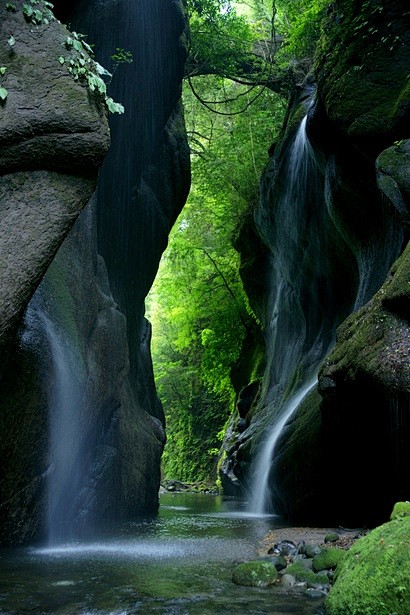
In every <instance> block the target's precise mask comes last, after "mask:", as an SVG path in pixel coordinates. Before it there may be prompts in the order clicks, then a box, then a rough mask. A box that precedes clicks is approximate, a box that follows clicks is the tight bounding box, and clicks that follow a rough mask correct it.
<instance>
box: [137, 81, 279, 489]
mask: <svg viewBox="0 0 410 615" xmlns="http://www.w3.org/2000/svg"><path fill="white" fill-rule="evenodd" d="M196 81H197V83H195V87H197V88H198V90H199V91H200V93H201V95H202V96H203V97H204V98H206V99H207V100H210V99H211V98H212V100H217V99H218V100H225V99H228V100H231V102H230V103H224V104H218V109H219V110H220V111H221V112H230V111H233V112H235V111H236V110H240V109H241V108H242V107H243V104H244V103H243V101H246V100H247V97H248V96H249V97H250V96H251V94H250V93H249V92H248V88H245V87H243V86H240V85H238V84H236V83H233V82H230V81H228V80H226V79H221V78H219V77H213V76H206V77H198V78H196ZM183 100H184V107H185V117H186V122H187V128H188V136H189V143H190V147H191V152H192V156H191V159H192V174H193V182H192V189H191V194H190V196H189V200H188V203H187V204H186V206H185V208H184V210H183V212H182V214H181V215H180V217H179V219H178V220H177V223H176V225H175V226H174V229H173V230H172V233H171V236H170V242H169V248H168V250H167V252H166V253H165V254H164V256H163V259H162V262H161V265H160V269H159V273H158V276H157V279H156V282H155V285H154V288H153V291H152V293H151V295H150V298H149V304H148V307H149V314H148V316H149V318H150V319H151V321H152V323H153V342H152V351H153V361H154V370H155V376H156V382H157V387H158V392H159V395H160V398H161V400H162V402H163V405H164V410H165V414H166V422H167V438H168V440H167V445H166V447H165V452H164V457H163V463H164V472H165V475H166V477H168V478H178V479H180V480H183V481H188V482H195V481H198V480H211V481H212V480H215V477H216V466H217V461H218V450H219V448H220V445H221V441H222V439H223V436H224V430H225V425H226V423H227V421H228V419H229V417H230V414H231V412H232V409H233V401H234V397H235V392H234V390H233V387H232V384H231V379H230V372H231V369H232V367H233V365H234V364H235V363H236V361H237V360H238V357H239V355H240V353H241V345H242V341H243V339H244V337H245V334H246V330H247V328H249V327H250V325H251V324H252V323H253V318H254V317H253V315H252V314H251V311H250V309H249V307H248V305H247V299H246V297H245V294H244V291H243V288H242V284H241V281H240V278H239V274H238V270H239V256H238V254H237V253H236V251H235V250H234V249H233V247H232V237H233V235H234V233H235V231H236V227H237V224H238V222H239V220H240V219H241V217H242V215H243V214H244V212H245V211H246V210H247V207H248V202H249V201H250V200H254V199H255V198H256V193H257V189H258V183H259V176H260V173H261V170H262V167H263V165H264V163H265V162H266V158H267V153H266V150H267V146H268V144H269V143H270V142H271V140H272V139H273V138H274V136H275V133H274V132H273V129H274V128H275V126H276V128H278V127H279V125H280V124H281V121H282V118H283V106H282V103H281V100H280V99H279V98H278V97H277V96H275V95H273V94H272V93H271V92H269V91H267V90H262V89H261V91H260V96H259V97H258V99H257V100H256V101H255V102H254V104H253V105H252V107H250V108H249V109H248V110H247V111H246V112H244V113H239V114H238V115H233V116H230V115H220V114H213V113H211V112H209V111H208V110H207V109H206V108H205V107H204V106H202V105H201V104H200V103H199V102H198V100H197V98H196V97H195V96H194V95H193V93H192V91H191V89H190V88H189V87H188V86H187V85H186V86H185V88H184V94H183Z"/></svg>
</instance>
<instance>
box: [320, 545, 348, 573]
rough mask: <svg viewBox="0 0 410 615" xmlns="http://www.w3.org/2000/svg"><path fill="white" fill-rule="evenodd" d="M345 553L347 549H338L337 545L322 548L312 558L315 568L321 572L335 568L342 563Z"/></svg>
mask: <svg viewBox="0 0 410 615" xmlns="http://www.w3.org/2000/svg"><path fill="white" fill-rule="evenodd" d="M345 555H346V551H345V550H344V549H337V548H335V547H329V548H328V549H322V551H321V552H320V553H318V554H317V555H315V557H314V558H313V560H312V567H313V570H314V571H315V572H320V571H322V570H328V569H334V568H336V566H337V565H338V564H340V562H341V561H342V560H343V558H344V556H345Z"/></svg>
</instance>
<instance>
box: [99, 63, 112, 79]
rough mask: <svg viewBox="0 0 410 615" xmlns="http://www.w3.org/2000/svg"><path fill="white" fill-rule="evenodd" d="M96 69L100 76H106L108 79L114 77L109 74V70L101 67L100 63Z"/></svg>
mask: <svg viewBox="0 0 410 615" xmlns="http://www.w3.org/2000/svg"><path fill="white" fill-rule="evenodd" d="M95 68H96V71H97V73H98V74H99V75H105V76H106V77H112V75H111V73H109V72H108V70H107V69H106V68H104V66H101V64H98V62H95Z"/></svg>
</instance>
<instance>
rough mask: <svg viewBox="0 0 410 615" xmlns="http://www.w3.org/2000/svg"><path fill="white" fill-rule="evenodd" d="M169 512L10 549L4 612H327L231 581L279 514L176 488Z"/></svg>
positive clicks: (2, 563) (167, 497) (313, 603)
mask: <svg viewBox="0 0 410 615" xmlns="http://www.w3.org/2000/svg"><path fill="white" fill-rule="evenodd" d="M160 504H161V505H160V510H159V514H158V516H157V517H156V518H154V519H148V520H139V521H138V522H132V523H126V524H122V525H119V526H117V527H115V528H114V529H113V528H111V529H110V532H109V533H108V532H106V534H105V535H104V536H101V534H100V536H99V539H98V540H87V541H83V542H76V543H70V544H65V545H62V546H57V547H28V548H27V547H26V548H18V549H2V550H0V614H1V615H23V614H26V613H27V614H28V613H31V614H35V615H41V614H43V613H52V614H53V615H107V614H110V615H132V614H134V613H138V614H142V615H146V614H151V613H157V614H159V615H219V614H220V613H221V614H225V615H230V614H236V613H238V614H239V613H241V614H243V613H246V614H247V615H259V614H264V613H266V614H268V613H269V614H270V615H285V614H287V615H289V614H294V615H323V612H324V611H323V606H322V605H323V600H322V599H313V598H310V597H307V596H304V595H303V594H302V593H300V591H299V592H298V591H293V592H291V591H290V590H287V593H285V592H284V591H283V590H281V589H280V587H275V588H270V589H258V588H248V587H239V586H236V585H235V584H234V583H233V582H232V581H231V575H232V570H233V568H234V566H235V564H236V563H240V562H242V561H246V560H250V559H253V558H254V557H255V556H256V552H255V549H256V547H257V546H258V543H259V541H260V540H261V539H262V537H263V536H264V534H266V532H267V531H268V530H269V529H273V528H274V527H284V525H285V524H283V523H282V524H280V523H279V519H278V518H276V517H272V516H271V517H268V516H265V517H263V516H250V515H249V514H247V513H246V512H244V510H245V503H244V502H240V501H238V500H235V499H233V498H227V497H225V496H219V495H208V494H189V493H183V494H181V493H169V494H168V493H167V494H164V495H162V496H161V499H160Z"/></svg>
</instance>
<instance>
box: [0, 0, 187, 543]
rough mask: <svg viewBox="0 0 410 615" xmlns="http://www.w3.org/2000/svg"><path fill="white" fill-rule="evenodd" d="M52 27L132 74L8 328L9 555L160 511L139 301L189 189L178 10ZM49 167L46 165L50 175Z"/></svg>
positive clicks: (145, 6) (73, 7) (80, 5)
mask: <svg viewBox="0 0 410 615" xmlns="http://www.w3.org/2000/svg"><path fill="white" fill-rule="evenodd" d="M55 14H56V16H57V17H59V18H61V19H64V21H66V22H67V23H69V24H70V28H71V30H76V31H78V32H81V33H82V34H87V41H88V42H89V43H91V44H93V45H95V47H94V49H95V53H96V57H97V60H98V61H99V62H100V63H101V64H102V65H104V66H105V67H107V68H108V69H113V68H114V69H115V66H114V67H113V65H112V61H111V55H113V54H114V53H115V51H116V48H121V49H126V50H127V51H130V52H131V54H132V59H133V61H132V62H131V63H130V64H126V65H124V66H119V67H118V69H115V70H114V74H113V78H112V83H111V85H110V86H109V87H110V95H111V96H113V97H114V98H115V100H118V101H119V102H121V103H122V104H123V105H124V106H125V114H124V115H121V116H118V117H117V116H115V117H114V116H112V117H111V118H110V130H111V146H110V150H109V155H108V157H107V158H106V164H104V165H103V166H102V168H101V170H100V174H99V181H98V188H97V193H96V194H95V195H94V197H93V198H92V199H91V201H90V202H89V204H88V206H87V208H86V210H85V211H84V212H83V214H82V215H81V217H80V218H79V220H78V221H77V223H76V225H75V227H74V228H73V230H72V231H71V233H70V235H69V236H68V237H67V239H66V241H65V242H64V244H63V245H62V246H61V247H60V249H59V251H58V253H57V256H56V258H55V259H54V261H53V263H52V264H51V265H50V267H49V269H48V271H47V274H46V276H45V278H44V279H43V281H42V283H41V285H40V287H39V290H38V292H37V293H36V294H35V296H34V297H33V298H32V300H31V303H30V306H29V309H28V311H27V312H26V315H25V318H24V321H23V323H22V324H21V314H20V320H19V319H17V320H16V324H17V323H18V322H19V321H20V329H19V333H18V335H17V339H16V342H15V351H14V352H13V353H11V355H10V361H9V365H8V369H7V372H6V373H5V374H4V376H3V394H2V408H3V413H2V427H3V429H2V458H7V462H6V464H5V466H4V468H3V473H2V477H3V478H2V497H4V503H3V505H2V508H1V520H2V529H3V533H2V541H3V543H6V544H10V543H19V542H27V541H29V540H33V539H34V538H38V537H40V536H43V535H44V534H45V533H47V532H48V536H49V538H50V539H51V540H59V539H63V538H67V537H70V535H73V533H74V535H75V533H77V535H78V532H79V531H90V529H91V530H93V529H96V528H97V527H98V526H99V525H100V524H104V523H106V522H107V521H112V520H119V519H124V518H128V519H129V518H133V517H135V516H136V515H139V514H150V513H154V512H155V511H156V509H157V506H158V487H159V462H160V455H161V452H162V448H163V444H164V438H165V436H164V426H163V413H162V408H161V404H160V402H159V400H158V398H157V396H156V392H155V385H154V382H153V375H152V365H151V359H150V354H149V342H150V326H149V323H148V322H147V321H146V320H145V319H144V298H145V295H146V294H147V292H148V290H149V287H150V285H151V283H152V281H153V278H154V275H155V272H156V269H157V267H158V262H159V258H160V256H161V253H162V251H163V249H164V247H165V246H166V242H167V235H168V232H169V229H170V227H171V226H172V223H173V221H174V219H175V218H176V216H177V214H178V212H179V210H180V208H181V207H182V205H183V203H184V200H185V198H186V195H187V192H188V189H189V154H188V148H187V144H186V139H185V130H184V123H183V118H182V113H181V109H180V106H179V98H180V92H181V79H182V72H183V63H184V59H185V49H184V43H183V33H184V27H185V21H184V15H183V13H182V10H181V7H180V5H179V3H176V2H171V1H169V2H165V3H164V2H159V1H154V2H153V1H150V2H148V0H140V1H139V2H124V3H121V4H119V3H117V2H108V3H101V2H97V1H90V2H88V1H87V2H85V1H81V2H77V3H71V4H70V6H69V7H68V6H67V4H66V3H63V2H56V3H55ZM56 23H57V22H56ZM59 27H62V26H59ZM57 57H58V56H57ZM169 58H172V61H168V60H169ZM58 66H60V65H59V64H58ZM155 71H156V73H155ZM46 74H47V73H46V72H45V71H44V73H43V75H46ZM70 79H71V77H70ZM76 106H77V107H78V105H76ZM77 111H78V108H77ZM80 115H81V114H80ZM84 121H86V120H84ZM73 122H74V120H73ZM73 126H75V123H73ZM59 153H60V152H58V151H57V152H56V153H55V156H53V160H54V164H56V165H57V166H58V165H60V162H59V160H60V157H59ZM75 159H76V160H77V161H78V163H79V164H80V166H81V169H82V172H86V173H87V174H88V171H90V173H91V172H92V169H93V168H94V166H95V164H94V161H91V162H90V169H89V168H88V166H87V160H81V159H79V158H78V157H75ZM39 166H40V168H42V163H41V161H40V163H39ZM30 174H32V171H31V170H30ZM94 185H95V183H94V184H93V185H92V187H91V188H90V190H89V192H88V193H87V197H86V199H85V200H84V202H83V203H82V205H84V203H85V201H88V200H89V198H90V196H91V193H92V190H93V189H94ZM79 209H80V208H79ZM72 222H73V220H71V224H72ZM70 226H71V225H70ZM34 228H35V227H34ZM67 231H68V228H67ZM62 239H63V236H62V237H61V239H60V241H59V242H56V246H55V249H54V252H53V254H52V256H54V254H55V252H56V249H57V248H58V246H59V245H60V244H61V241H62ZM99 253H101V254H102V255H103V256H100V255H99ZM103 257H104V258H103ZM50 260H51V259H50ZM105 261H106V263H107V266H106V264H105ZM41 277H42V276H41V275H39V277H38V279H37V282H36V285H35V286H37V284H38V282H39V280H40V278H41ZM35 286H34V287H33V290H34V288H35ZM31 294H32V292H31ZM29 296H30V295H28V298H29ZM61 364H63V366H62V367H61ZM61 372H63V374H64V378H65V379H69V381H70V386H69V387H68V388H69V390H70V394H69V395H68V397H70V395H71V399H69V401H67V395H66V398H65V400H64V395H65V394H66V393H65V392H64V390H63V391H61V390H60V393H59V392H58V389H59V383H60V382H61ZM63 389H64V387H63ZM66 389H67V387H66ZM66 392H67V391H66ZM58 395H60V398H58ZM61 395H62V397H61ZM56 396H57V399H60V402H57V404H56ZM61 400H62V401H61ZM73 400H74V401H73ZM53 405H54V408H53ZM56 405H57V409H58V408H60V409H61V407H65V406H66V405H68V409H69V412H68V415H69V421H68V424H69V428H70V430H71V431H72V432H73V433H74V435H75V438H74V440H75V441H74V443H73V444H72V445H71V447H67V446H65V445H62V446H57V447H55V444H54V445H53V442H52V441H50V437H49V435H50V433H51V434H52V433H53V432H56V433H58V432H59V431H60V432H61V431H63V433H64V425H65V424H66V423H64V420H65V419H57V426H56V422H55V420H54V419H53V416H54V415H55V414H57V412H54V410H55V409H56V408H55V406H56ZM50 409H51V416H50ZM54 418H55V417H54ZM62 426H63V427H62ZM67 438H68V434H67ZM52 439H53V438H52V437H51V440H52ZM53 447H54V448H53ZM62 455H63V456H62ZM64 455H66V457H64ZM67 460H69V462H68V463H67ZM66 466H70V467H73V468H74V470H73V473H72V475H70V473H68V474H65V473H64V472H61V469H62V468H64V467H66ZM3 485H4V488H3ZM64 485H66V487H64ZM50 488H51V491H53V492H54V496H53V497H51V498H50ZM70 490H71V491H70ZM56 494H57V495H56ZM59 494H60V495H59ZM67 494H71V495H70V497H69V498H68V499H69V500H70V502H69V504H67ZM56 519H57V528H54V530H52V531H51V534H50V524H51V525H56V523H55V521H56ZM47 525H48V528H47V527H46V526H47ZM68 526H69V527H70V531H67V527H68ZM73 530H74V532H73Z"/></svg>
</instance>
